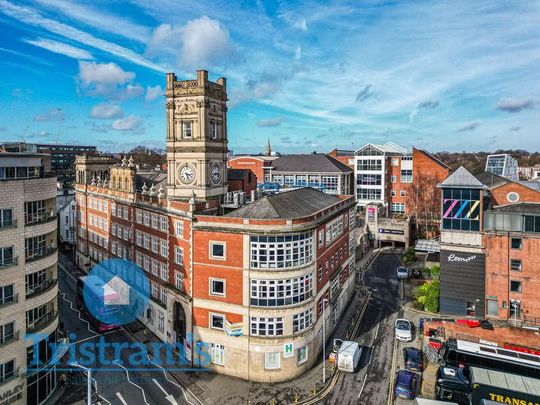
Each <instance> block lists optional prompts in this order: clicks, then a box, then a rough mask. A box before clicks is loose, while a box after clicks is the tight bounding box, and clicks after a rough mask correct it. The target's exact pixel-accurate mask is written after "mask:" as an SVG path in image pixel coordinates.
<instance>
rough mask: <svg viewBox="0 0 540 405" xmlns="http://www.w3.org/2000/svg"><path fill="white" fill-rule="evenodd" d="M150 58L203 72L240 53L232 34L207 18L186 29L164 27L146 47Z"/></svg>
mask: <svg viewBox="0 0 540 405" xmlns="http://www.w3.org/2000/svg"><path fill="white" fill-rule="evenodd" d="M145 54H146V55H149V56H156V57H161V58H165V59H166V60H168V61H170V62H172V63H175V64H176V65H178V66H181V67H182V68H183V69H186V70H187V69H193V68H196V69H202V68H207V69H208V68H210V67H214V66H217V65H219V66H222V65H224V64H226V63H227V62H228V61H229V60H230V59H231V57H233V56H234V55H235V54H236V48H235V47H234V45H233V44H232V42H231V39H230V37H229V32H228V31H227V30H226V29H225V27H223V26H222V24H221V23H220V22H219V21H218V20H213V19H211V18H209V17H207V16H202V17H200V18H197V19H194V20H190V21H188V22H187V23H186V24H185V25H183V26H173V25H170V24H161V25H160V26H158V27H157V28H156V29H155V30H154V32H153V33H152V36H151V38H150V40H149V41H148V45H147V48H146V52H145Z"/></svg>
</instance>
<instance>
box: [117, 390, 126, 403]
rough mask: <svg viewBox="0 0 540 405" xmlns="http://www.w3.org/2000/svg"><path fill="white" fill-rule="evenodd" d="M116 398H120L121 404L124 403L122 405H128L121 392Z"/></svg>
mask: <svg viewBox="0 0 540 405" xmlns="http://www.w3.org/2000/svg"><path fill="white" fill-rule="evenodd" d="M116 396H117V397H118V399H119V400H120V402H122V404H124V405H128V404H127V402H126V400H125V399H124V397H123V396H122V394H120V393H119V392H117V393H116Z"/></svg>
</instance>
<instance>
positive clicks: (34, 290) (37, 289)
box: [26, 278, 58, 298]
mask: <svg viewBox="0 0 540 405" xmlns="http://www.w3.org/2000/svg"><path fill="white" fill-rule="evenodd" d="M57 283H58V279H55V278H51V279H47V280H45V281H44V282H43V283H41V284H39V285H36V286H32V287H31V288H27V289H26V298H29V297H32V296H34V295H37V294H39V293H42V292H45V291H48V290H50V289H51V288H52V287H54V286H55V285H56V284H57Z"/></svg>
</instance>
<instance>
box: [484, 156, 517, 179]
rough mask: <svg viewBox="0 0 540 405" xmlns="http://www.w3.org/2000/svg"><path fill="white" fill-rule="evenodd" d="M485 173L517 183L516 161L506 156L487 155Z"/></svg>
mask: <svg viewBox="0 0 540 405" xmlns="http://www.w3.org/2000/svg"><path fill="white" fill-rule="evenodd" d="M486 172H489V173H493V174H496V175H497V176H502V177H506V178H507V179H508V180H512V181H519V168H518V161H517V160H516V159H514V158H513V157H512V156H510V155H507V154H498V155H489V156H488V157H487V159H486Z"/></svg>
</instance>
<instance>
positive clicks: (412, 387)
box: [394, 370, 421, 399]
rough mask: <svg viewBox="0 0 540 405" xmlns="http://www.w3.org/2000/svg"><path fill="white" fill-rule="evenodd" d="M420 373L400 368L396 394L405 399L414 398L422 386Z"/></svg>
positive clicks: (395, 388)
mask: <svg viewBox="0 0 540 405" xmlns="http://www.w3.org/2000/svg"><path fill="white" fill-rule="evenodd" d="M420 381H421V377H420V375H418V374H416V373H414V372H412V371H409V370H399V371H398V372H397V376H396V384H395V385H394V395H395V396H396V397H399V398H404V399H414V398H415V397H416V394H417V392H418V387H419V386H420Z"/></svg>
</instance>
